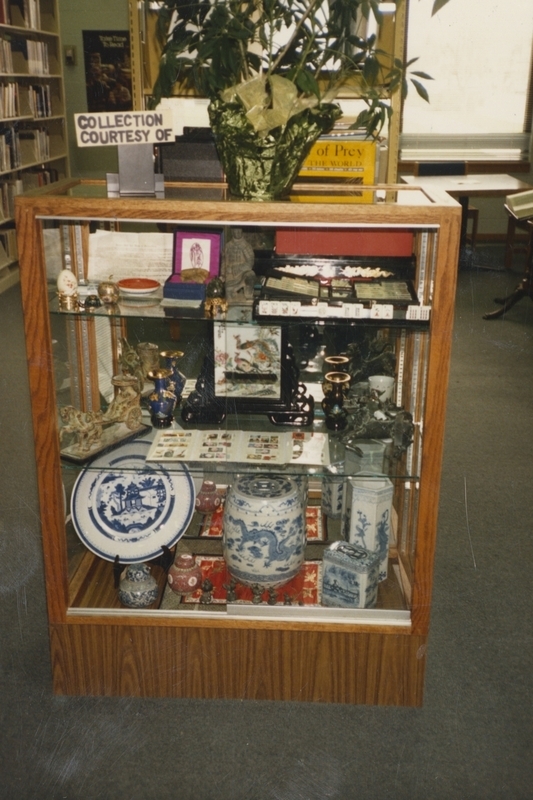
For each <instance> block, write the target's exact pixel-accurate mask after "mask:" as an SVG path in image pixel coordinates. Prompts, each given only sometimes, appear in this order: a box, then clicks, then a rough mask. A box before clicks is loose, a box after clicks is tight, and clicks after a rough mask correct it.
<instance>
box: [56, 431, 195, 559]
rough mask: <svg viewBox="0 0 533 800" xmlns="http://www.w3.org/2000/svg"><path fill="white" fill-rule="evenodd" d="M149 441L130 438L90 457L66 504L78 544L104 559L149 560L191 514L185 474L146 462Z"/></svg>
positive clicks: (171, 541)
mask: <svg viewBox="0 0 533 800" xmlns="http://www.w3.org/2000/svg"><path fill="white" fill-rule="evenodd" d="M150 444H151V443H150V442H148V441H143V440H136V441H133V442H128V443H126V444H124V445H122V446H121V447H119V448H117V449H116V450H113V452H111V453H107V454H106V455H104V456H101V457H100V458H98V459H95V461H93V462H92V463H91V465H90V467H86V469H85V470H84V471H83V472H82V473H80V475H79V477H78V479H77V481H76V483H75V485H74V489H73V491H72V498H71V502H70V508H71V514H72V521H73V523H74V527H75V529H76V533H77V534H78V536H79V537H80V539H81V541H82V542H83V544H84V545H85V546H86V547H88V548H89V550H91V551H92V552H93V553H95V554H96V555H97V556H100V557H101V558H105V559H106V560H107V561H114V560H115V557H116V556H117V555H118V557H119V559H120V561H121V562H123V563H129V564H134V563H139V562H141V561H149V560H150V559H152V558H156V557H157V556H159V555H161V553H162V549H161V548H162V547H163V545H166V546H167V547H172V545H174V544H175V543H176V542H177V541H178V539H180V538H181V536H183V534H184V532H185V531H186V529H187V527H188V525H189V522H190V521H191V517H192V515H193V512H194V500H195V491H194V484H193V482H192V479H191V476H190V473H189V470H188V469H187V468H186V467H185V466H183V465H180V466H179V467H177V468H176V469H173V471H172V472H167V470H165V469H164V468H163V467H161V465H159V464H157V465H156V464H150V465H148V464H146V454H147V453H148V450H149V448H150Z"/></svg>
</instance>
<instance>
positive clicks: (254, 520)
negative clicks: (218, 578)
mask: <svg viewBox="0 0 533 800" xmlns="http://www.w3.org/2000/svg"><path fill="white" fill-rule="evenodd" d="M305 543H306V529H305V516H304V508H303V504H302V497H301V493H300V491H299V487H298V486H297V484H296V483H295V482H294V481H293V480H292V479H291V478H286V477H285V476H279V475H273V476H270V475H245V476H242V477H240V478H237V480H236V481H235V483H234V484H233V485H232V486H231V487H230V490H229V492H228V496H227V498H226V505H225V509H224V539H223V548H224V559H225V561H226V564H227V567H228V571H229V573H230V575H231V576H232V577H233V578H235V580H237V581H238V582H239V583H243V584H246V585H248V586H260V587H262V588H264V589H269V588H276V587H278V586H283V585H284V584H285V583H287V582H288V581H290V580H292V578H294V577H295V576H296V575H297V574H298V572H299V571H300V568H301V566H302V564H303V561H304V550H305Z"/></svg>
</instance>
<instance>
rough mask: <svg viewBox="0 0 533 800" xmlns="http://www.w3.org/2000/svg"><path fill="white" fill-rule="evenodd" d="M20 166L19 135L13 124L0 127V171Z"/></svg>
mask: <svg viewBox="0 0 533 800" xmlns="http://www.w3.org/2000/svg"><path fill="white" fill-rule="evenodd" d="M20 166H21V159H20V146H19V137H18V132H17V130H16V128H15V127H14V126H13V125H4V126H2V127H0V171H1V172H8V171H9V170H11V169H18V168H19V167H20Z"/></svg>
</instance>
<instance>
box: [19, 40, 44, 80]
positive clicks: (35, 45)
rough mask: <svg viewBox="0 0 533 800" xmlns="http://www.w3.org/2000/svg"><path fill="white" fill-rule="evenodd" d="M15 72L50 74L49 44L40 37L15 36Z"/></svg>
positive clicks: (22, 73)
mask: <svg viewBox="0 0 533 800" xmlns="http://www.w3.org/2000/svg"><path fill="white" fill-rule="evenodd" d="M11 57H12V59H13V72H15V73H18V74H21V75H49V74H50V67H49V60H48V44H47V43H46V42H41V41H40V40H38V39H24V38H22V37H15V36H14V37H13V38H12V40H11Z"/></svg>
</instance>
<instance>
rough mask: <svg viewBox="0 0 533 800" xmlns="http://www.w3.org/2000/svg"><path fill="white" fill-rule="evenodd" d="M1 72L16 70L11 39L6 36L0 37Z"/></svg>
mask: <svg viewBox="0 0 533 800" xmlns="http://www.w3.org/2000/svg"><path fill="white" fill-rule="evenodd" d="M0 4H1V0H0ZM0 72H2V73H9V72H14V70H13V57H12V55H11V40H10V39H9V38H8V37H4V36H2V37H0Z"/></svg>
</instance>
